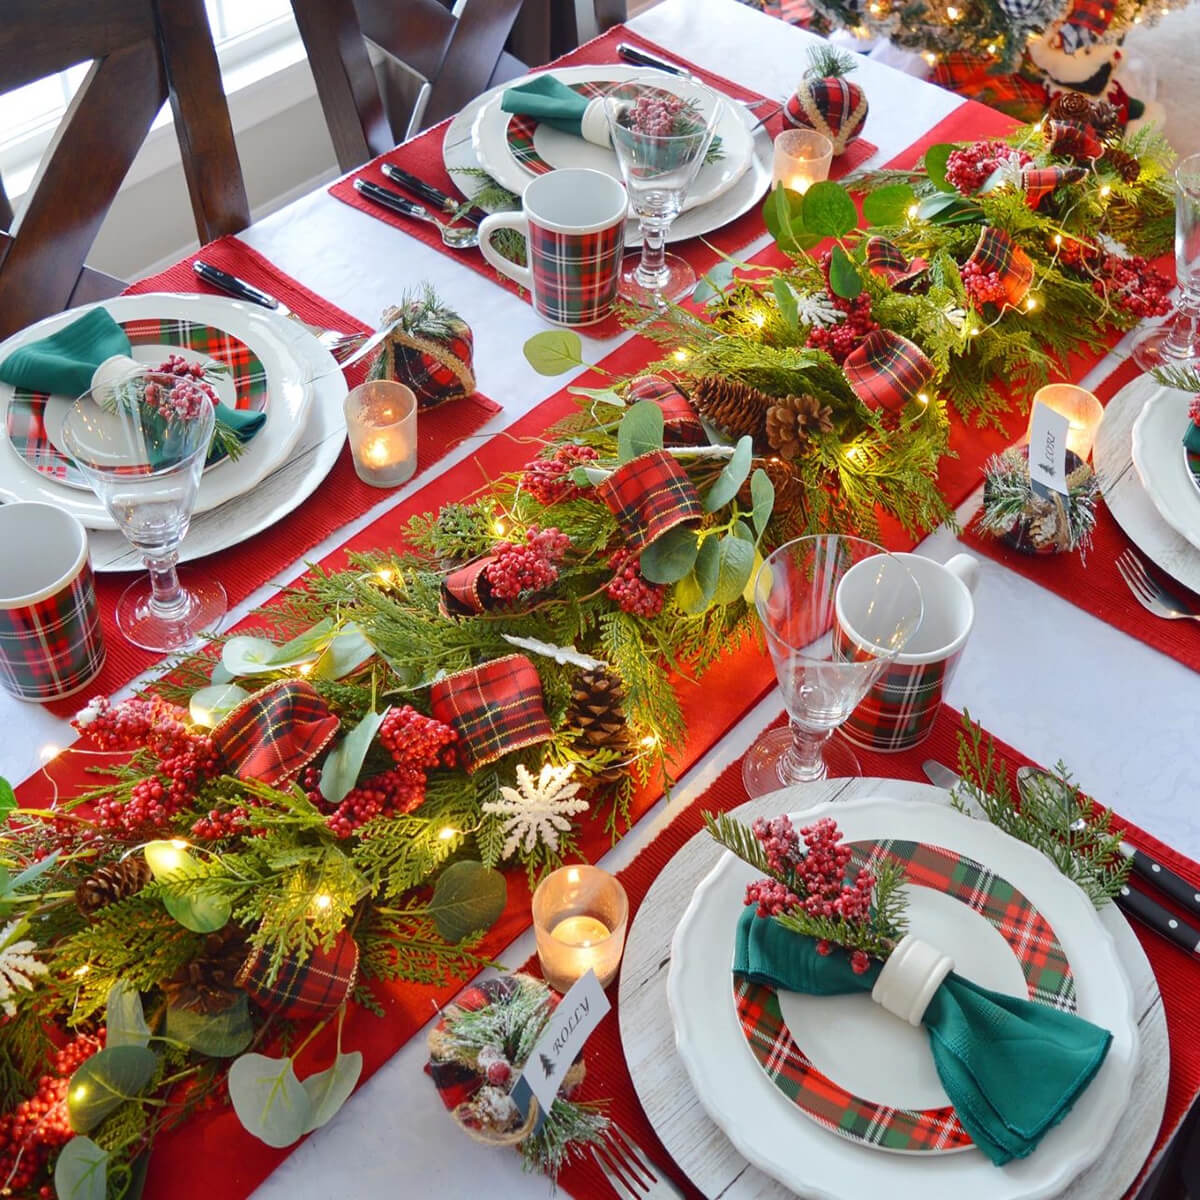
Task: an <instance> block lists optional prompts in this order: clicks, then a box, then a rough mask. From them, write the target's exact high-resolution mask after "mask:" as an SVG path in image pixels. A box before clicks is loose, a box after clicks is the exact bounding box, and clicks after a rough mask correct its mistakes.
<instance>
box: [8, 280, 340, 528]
mask: <svg viewBox="0 0 1200 1200" xmlns="http://www.w3.org/2000/svg"><path fill="white" fill-rule="evenodd" d="M96 307H103V308H105V309H107V310H108V312H109V313H110V314H111V315H112V316H113V318H114V319H115V320H118V321H128V320H137V319H146V318H152V319H182V320H188V321H193V322H196V323H198V324H202V325H210V326H212V327H214V328H217V329H222V330H226V331H227V332H229V333H231V334H233V335H234V336H235V337H237V338H239V339H240V340H241V341H243V342H245V343H246V345H247V346H248V347H249V348H250V349H251V350H252V351H253V352H254V354H256V355H257V356H258V358H259V359H260V360H261V361H262V364H263V368H264V370H265V371H266V376H267V388H268V390H269V392H270V401H269V406H268V419H267V421H266V423H265V424H264V425H263V427H262V429H261V430H260V431H259V433H258V434H257V436H256V437H255V438H254V439H253V440H252V441H250V442H249V443H248V444H247V446H246V448H245V450H244V451H243V453H242V454H241V456H240V457H239V458H238V460H237V461H236V462H231V461H228V460H226V461H224V462H220V463H217V464H216V465H215V466H213V467H212V468H211V469H209V470H208V471H206V472H205V473H204V476H203V478H202V479H201V482H200V491H199V495H198V497H197V501H196V509H195V511H196V512H197V513H203V512H206V511H208V510H209V509H212V508H216V507H218V506H219V505H222V504H224V503H226V502H227V501H228V500H231V499H233V498H234V497H235V496H239V495H241V494H243V493H245V492H248V491H251V490H252V489H253V488H254V487H255V486H256V485H257V484H258V483H259V482H260V481H261V480H263V479H264V478H265V477H266V476H267V475H268V474H269V473H270V472H271V471H272V470H273V469H274V468H275V467H277V466H279V465H280V464H281V463H283V462H285V461H286V460H287V457H288V455H289V454H290V453H291V450H292V448H293V447H294V446H295V444H296V442H297V440H298V439H299V437H300V433H301V431H302V429H303V427H304V422H305V418H306V417H307V414H308V409H309V405H310V404H311V402H312V394H313V393H312V386H311V383H310V380H311V378H312V375H313V368H312V367H311V366H308V365H303V364H302V363H301V360H300V358H299V357H298V356H297V353H296V350H295V347H296V346H297V344H300V343H302V342H303V341H305V340H314V339H312V335H311V334H309V333H308V332H307V331H306V330H304V329H303V328H302V327H301V326H300V325H299V324H297V323H296V322H294V321H287V320H286V318H281V317H279V316H278V314H276V313H272V312H270V311H269V310H267V309H264V308H260V307H258V306H257V305H252V304H245V303H243V302H242V301H238V300H229V299H225V298H223V297H220V296H197V295H185V294H175V293H147V294H145V295H141V296H116V297H113V298H112V299H110V300H105V301H104V302H103V304H102V305H99V306H98V305H86V306H84V307H81V308H75V309H70V310H68V311H67V312H63V313H56V314H55V315H54V316H51V317H46V318H45V319H44V320H42V321H39V322H37V324H35V325H31V326H29V327H28V328H27V329H23V330H21V331H20V332H18V333H15V334H13V335H12V336H11V337H9V338H8V339H6V340H5V341H4V342H3V343H0V358H4V357H6V356H7V355H9V354H11V353H12V352H13V351H14V350H16V349H17V348H18V347H19V346H21V345H23V344H24V343H25V342H27V341H32V340H35V339H37V338H41V337H45V336H47V335H48V334H51V333H53V332H55V331H56V330H58V329H61V328H62V327H63V326H64V325H68V324H70V322H72V321H74V320H76V319H77V318H78V317H79V316H81V315H82V314H83V313H85V312H87V311H88V310H89V309H91V308H96ZM330 361H331V362H332V360H330ZM334 368H335V369H336V364H334ZM11 395H12V389H11V388H5V389H3V390H0V428H4V427H5V426H6V425H7V406H8V398H9V397H10V396H11ZM0 497H3V498H4V499H5V500H41V501H45V502H47V503H50V504H55V505H57V506H58V507H59V508H62V509H65V510H66V511H67V512H70V513H72V514H73V515H74V516H76V517H78V518H79V520H80V521H82V522H83V524H84V525H86V526H87V527H88V528H89V529H109V530H115V529H116V524H115V522H114V521H113V519H112V518H111V517H110V516H109V515H108V512H107V511H106V510H105V508H104V506H103V505H102V504H101V503H100V501H99V500H98V499H97V498H96V497H95V496H94V495H93V494H92V493H91V492H85V491H82V490H80V489H78V488H74V487H70V486H67V485H65V484H62V483H59V482H57V481H56V480H54V479H50V478H47V477H46V476H44V475H41V474H39V473H38V472H37V471H35V470H33V468H32V467H30V466H29V465H28V463H26V462H25V461H24V459H22V457H21V456H20V454H18V453H17V451H16V449H15V448H14V447H13V445H12V443H11V442H10V441H9V439H8V438H7V437H3V438H0Z"/></svg>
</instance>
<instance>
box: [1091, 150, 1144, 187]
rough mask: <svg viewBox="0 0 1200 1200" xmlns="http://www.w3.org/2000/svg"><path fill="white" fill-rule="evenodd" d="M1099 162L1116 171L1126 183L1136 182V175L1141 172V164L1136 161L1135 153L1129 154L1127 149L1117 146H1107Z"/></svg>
mask: <svg viewBox="0 0 1200 1200" xmlns="http://www.w3.org/2000/svg"><path fill="white" fill-rule="evenodd" d="M1100 163H1101V165H1102V166H1105V167H1108V168H1110V169H1111V170H1113V171H1116V173H1117V174H1118V175H1120V177H1121V178H1122V179H1123V180H1125V182H1126V183H1137V181H1138V176H1139V175H1140V174H1141V173H1142V164H1141V163H1140V162H1139V161H1138V159H1137V155H1135V154H1130V153H1129V151H1128V150H1122V149H1120V148H1119V147H1118V146H1109V147H1108V149H1106V150H1105V151H1104V157H1103V158H1102V159H1101V160H1100Z"/></svg>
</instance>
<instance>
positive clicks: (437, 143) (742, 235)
mask: <svg viewBox="0 0 1200 1200" xmlns="http://www.w3.org/2000/svg"><path fill="white" fill-rule="evenodd" d="M621 42H630V43H633V44H635V45H638V46H641V47H642V48H644V49H645V50H647V51H649V52H650V53H651V54H656V55H658V56H659V57H660V58H666V59H670V60H672V61H676V62H678V61H680V59H679V56H678V55H676V54H672V53H671V52H670V51H669V50H666V49H664V48H663V47H662V46H658V45H655V43H654V42H651V41H647V39H646V38H643V37H639V36H638V35H637V34H636V33H634V32H632V30H630V29H627V28H626V27H625V26H624V25H617V26H616V27H614V28H613V29H610V30H609V31H608V32H607V33H605V34H602V35H601V36H600V37H598V38H593V39H592V41H590V42H587V43H586V44H585V45H583V46H580V47H579V48H578V49H577V50H572V51H571V52H570V53H569V54H564V55H563V57H562V58H559V59H556V60H555V62H554V63H553V64H551V67H553V66H561V67H581V66H594V65H596V64H600V63H616V62H619V61H620V60H619V59H618V57H617V45H618V44H619V43H621ZM548 69H549V68H548ZM694 73H695V74H696V75H697V76H698V77H699V78H701V79H703V80H704V81H705V82H706V83H709V84H711V85H712V86H714V87H716V88H719V89H720V90H721V91H722V92H724V93H726V94H727V95H729V96H732V97H733V98H734V99H737V100H765V97H762V96H759V94H758V93H757V92H753V91H751V90H749V89H748V88H744V87H741V86H740V85H738V84H736V83H733V82H732V81H731V80H728V79H725V78H724V77H723V76H720V75H715V74H713V73H712V72H711V71H705V70H702V69H701V68H699V67H697V68H694ZM768 111H769V106H768V105H766V104H764V105H763V106H762V107H761V109H756V112H768ZM449 124H450V122H449V120H446V121H442V122H441V123H440V124H438V125H434V126H433V127H432V128H431V129H427V130H426V131H425V132H424V133H422V134H420V135H419V136H418V137H415V138H413V139H412V140H411V141H408V142H405V143H404V145H402V146H398V147H396V149H395V150H389V151H388V152H387V153H386V154H382V155H380V156H379V157H378V158H376V159H374V160H373V161H372V162H369V163H367V164H366V165H365V166H363V167H361V168H359V170H357V171H355V172H354V174H353V175H350V176H347V177H346V178H344V179H340V180H339V181H338V182H337V183H335V184H334V185H333V186H332V187H331V188H330V189H329V191H330V194H331V195H333V196H336V197H337V198H338V199H339V200H342V201H344V202H345V203H346V204H349V205H350V206H351V207H353V208H357V209H359V210H361V211H362V212H365V213H368V214H369V215H371V216H372V217H376V218H378V219H379V220H380V221H385V222H386V223H387V224H389V225H393V226H395V227H396V228H397V229H402V230H404V232H405V233H407V234H409V235H410V236H411V237H415V238H417V239H419V240H420V241H422V242H424V243H425V245H427V246H432V247H433V249H435V250H439V251H441V252H443V253H445V254H448V255H450V256H451V257H453V258H455V259H456V260H457V261H458V262H461V263H463V264H464V265H466V266H469V267H472V268H474V270H476V271H478V272H479V273H480V274H481V275H486V276H487V277H488V278H489V279H492V280H494V281H495V282H496V283H499V284H500V285H501V286H502V287H506V288H508V289H509V291H513V292H517V293H518V294H520V293H521V288H520V287H519V286H518V284H516V283H515V282H514V281H513V280H511V279H509V278H508V277H507V276H506V275H501V274H499V273H498V272H497V271H495V270H493V269H492V267H491V266H490V265H489V264H488V263H487V262H486V261H485V260H484V257H483V255H482V254H481V253H480V252H479V251H478V250H466V251H463V250H448V249H447V248H446V247H445V246H444V245H443V244H442V239H441V238H440V237H439V236H438V232H437V230H436V229H434V228H433V226H432V225H429V224H426V223H425V222H423V221H414V220H412V219H411V218H407V217H402V216H400V215H399V214H397V213H393V212H389V211H388V210H387V209H385V208H380V207H379V206H378V205H376V204H372V203H371V202H370V201H369V200H364V199H363V197H362V196H360V195H359V193H358V192H356V191H355V190H354V181H355V180H356V179H368V180H370V181H372V182H373V183H378V184H382V185H383V186H384V187H388V188H391V189H393V190H395V188H396V185H395V184H394V183H392V182H391V181H390V180H389V179H388V178H387V176H385V175H384V174H383V172H382V171H381V170H380V165H381V164H382V163H383V162H384V161H385V160H386V161H388V162H392V163H395V164H396V165H397V166H399V167H403V168H404V169H405V170H406V171H410V172H411V173H412V174H414V175H417V176H419V177H420V178H421V179H424V180H425V181H426V182H427V183H432V184H434V185H435V186H436V187H439V188H441V190H442V191H444V192H447V193H448V194H449V195H452V196H453V195H457V194H458V189H457V188H456V186H455V182H454V179H453V178H452V177H451V175H450V174H449V173H448V172H447V171H446V168H445V166H444V165H443V163H442V141H443V139H444V138H445V135H446V131H447V129H448V128H449ZM766 128H767V130H768V131H769V132H771V133H772V134H774V133H778V132H779V130H780V129H782V128H783V117H782V116H781V115H779V114H776V115H775V116H773V117H771V119H770V120H769V121H767V122H766ZM875 150H876V147H875V146H874V145H873V144H872V143H871V142H868V141H867V140H866V139H864V138H857V139H856V140H855V141H853V142H851V144H850V146H849V148H848V149H847V150H846V153H845V154H843V155H842V156H841V157H840V158H838V159H835V160H834V164H833V169H832V171H831V172H830V173H831V175H832V177H833V178H834V179H839V178H841V177H842V176H844V175H847V174H849V172H850V171H852V170H853V169H854V168H855V167H857V166H858V165H859V164H860V163H863V162H865V161H866V160H867V159H868V158H870V157H871V155H872V154H874V153H875ZM760 207H761V205H759V204H755V205H754V207H753V208H751V209H750V211H749V212H747V213H745V214H744V215H742V216H741V217H739V218H738V219H737V220H736V221H731V222H730V223H729V224H728V225H724V226H722V227H721V228H720V229H719V230H713V231H712V232H711V233H709V234H706V235H705V236H704V237H703V238H689V239H688V240H687V241H685V242H681V243H678V244H677V245H674V246H672V247H671V250H672V252H673V253H675V254H679V255H681V256H682V257H683V258H685V259H687V261H688V262H689V263H690V264H691V265H692V268H693V269H694V270H695V271H696V273H697V274H698V275H703V274H704V272H705V271H707V270H709V269H710V268H711V267H712V266H713V265H714V264H715V263H716V262H718V261H719V259H720V257H721V254H733V253H734V252H735V251H736V250H740V249H741V248H742V247H743V246H746V245H747V244H749V243H750V242H751V241H753V240H754V239H755V238H756V237H758V236H759V235H760V234H761V233H762V232H763V224H762V218H761V217H760V216H759V209H760ZM587 332H588V333H589V334H590V335H591V336H593V337H612V336H613V335H614V334H616V333H619V332H620V328H619V326H618V325H617V324H616V322H615V321H605V322H602V323H601V324H600V325H598V326H592V327H591V328H589V329H588V330H587Z"/></svg>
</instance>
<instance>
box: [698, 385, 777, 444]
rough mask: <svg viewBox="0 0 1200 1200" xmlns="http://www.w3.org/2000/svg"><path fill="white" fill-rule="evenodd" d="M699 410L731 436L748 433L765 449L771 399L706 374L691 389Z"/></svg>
mask: <svg viewBox="0 0 1200 1200" xmlns="http://www.w3.org/2000/svg"><path fill="white" fill-rule="evenodd" d="M692 403H693V404H694V405H695V406H696V411H697V412H699V414H700V415H701V416H702V417H704V418H705V420H707V421H711V422H712V424H714V425H715V426H716V427H717V428H718V429H720V430H721V432H722V433H724V434H726V435H727V436H728V437H735V438H736V437H742V436H744V435H745V434H747V433H748V434H749V435H750V436H751V437H752V438H753V439H754V442H755V445H756V446H758V447H759V448H761V449H765V448H766V432H767V409H768V408H769V407H770V406H771V403H772V400H771V397H770V396H768V395H767V394H766V392H760V391H759V390H758V388H754V387H751V386H750V385H749V384H748V383H741V382H739V381H738V380H736V379H724V378H722V377H721V376H720V375H705V376H704V378H703V379H701V380H700V382H699V383H697V384H696V386H695V387H694V388H693V390H692Z"/></svg>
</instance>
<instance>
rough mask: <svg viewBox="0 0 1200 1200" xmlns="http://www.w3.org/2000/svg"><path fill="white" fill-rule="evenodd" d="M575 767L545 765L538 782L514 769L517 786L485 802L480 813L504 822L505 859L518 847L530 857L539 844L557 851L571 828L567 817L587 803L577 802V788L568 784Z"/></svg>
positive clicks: (521, 769)
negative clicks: (560, 841) (564, 834)
mask: <svg viewBox="0 0 1200 1200" xmlns="http://www.w3.org/2000/svg"><path fill="white" fill-rule="evenodd" d="M574 774H575V764H574V763H568V764H567V765H566V766H565V767H553V766H551V765H550V764H549V763H546V764H545V765H544V766H543V767H542V770H541V772H540V774H539V775H538V777H537V779H534V777H533V776H532V775H531V774H530V773H529V770H528V768H527V767H526V766H525V765H524V764H523V763H522V764H520V765H518V767H517V786H516V787H515V788H512V787H502V788H501V789H500V797H501V798H500V799H499V800H488V801H486V802H485V803H484V804H483V806H482V807H483V811H484V812H485V813H491V814H493V815H494V816H498V817H505V818H507V819H506V820H505V822H504V832H505V833H506V834H508V840H507V841H506V842H505V843H504V849H503V850H502V851H501V852H500V857H501V858H507V857H508V856H509V855H510V854H512V853H513V852H514V851H515V850H516V849H517V847H518V846H519V847H520V848H521V849H522V850H523V851H524V853H526V854H529V853H531V852H532V851H533V850H534V848H535V847H536V846H537V845H538V843H539V842H540V843H541V844H542V845H543V846H547V847H548V848H549V849H551V850H557V849H558V835H559V834H560V833H565V832H566V831H567V830H568V829H570V828H571V822H570V821H569V820H567V818H568V817H572V816H574V815H575V814H576V813H581V812H586V811H587V807H588V803H587V801H586V800H580V799H577V798H576V795H575V793H576V792H578V791H579V784H577V783H572V782H571V776H572V775H574Z"/></svg>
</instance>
